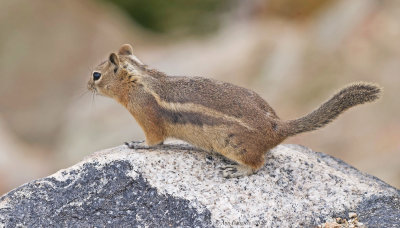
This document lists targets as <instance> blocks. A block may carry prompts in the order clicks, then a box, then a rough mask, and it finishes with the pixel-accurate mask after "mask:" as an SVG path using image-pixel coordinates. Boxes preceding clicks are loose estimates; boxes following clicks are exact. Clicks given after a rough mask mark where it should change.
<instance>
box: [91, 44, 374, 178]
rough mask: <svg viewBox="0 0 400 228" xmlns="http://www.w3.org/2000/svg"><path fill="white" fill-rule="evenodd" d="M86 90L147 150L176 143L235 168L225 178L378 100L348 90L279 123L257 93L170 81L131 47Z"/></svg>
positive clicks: (368, 88) (195, 80)
mask: <svg viewBox="0 0 400 228" xmlns="http://www.w3.org/2000/svg"><path fill="white" fill-rule="evenodd" d="M88 89H89V90H90V91H92V92H94V93H98V94H100V95H104V96H107V97H110V98H113V99H115V100H116V101H117V102H119V103H120V104H122V105H123V106H124V107H125V108H126V109H128V110H129V112H130V113H131V114H132V116H133V117H134V118H135V120H136V121H137V122H138V124H139V125H140V126H141V128H142V129H143V131H144V133H145V137H146V140H145V142H146V144H147V145H146V146H145V148H150V147H154V146H157V145H161V144H162V143H163V142H164V140H166V139H167V138H176V139H180V140H183V141H186V142H189V143H191V144H192V145H194V146H196V147H199V148H201V149H203V150H207V151H214V152H217V153H220V154H222V155H223V156H225V157H226V158H228V159H230V160H232V161H234V162H236V163H237V165H229V166H226V167H223V168H222V169H221V172H222V175H223V176H224V177H226V178H232V177H240V176H245V175H251V174H253V173H255V172H256V171H258V170H259V169H260V168H261V167H262V166H263V165H264V164H265V158H264V157H265V156H264V155H265V154H266V153H267V152H268V151H269V150H270V149H272V148H274V147H275V146H277V145H278V144H280V143H281V142H282V141H283V140H285V139H286V138H288V137H289V136H294V135H297V134H300V133H303V132H307V131H313V130H316V129H318V128H320V127H323V126H325V125H326V124H328V123H329V122H331V121H332V120H334V119H335V118H336V117H337V116H339V115H340V114H341V113H342V112H344V111H345V110H347V109H349V108H350V107H353V106H355V105H358V104H363V103H366V102H372V101H374V100H376V99H378V98H379V97H380V94H381V88H380V87H379V86H378V85H376V84H372V83H365V82H359V83H354V84H350V85H347V86H345V87H344V88H342V89H341V90H340V91H339V92H338V93H336V94H335V95H333V97H332V98H330V99H329V100H328V101H326V102H325V103H323V104H322V105H321V106H320V107H318V108H317V109H316V110H314V111H313V112H311V113H309V114H307V115H305V116H303V117H301V118H298V119H294V120H289V121H283V120H281V119H280V118H279V117H278V116H277V114H276V113H275V111H274V110H273V109H272V108H271V107H270V106H269V105H268V103H267V102H266V101H265V100H264V99H262V98H261V97H260V96H259V95H258V94H256V93H255V92H253V91H251V90H249V89H245V88H242V87H239V86H236V85H233V84H230V83H226V82H221V81H217V80H213V79H209V78H203V77H187V76H168V75H166V74H165V73H163V72H160V71H158V70H155V69H150V68H149V67H147V65H145V64H143V63H142V62H141V61H140V60H139V59H138V58H137V57H136V56H135V55H134V54H133V49H132V46H131V45H129V44H124V45H122V46H121V47H120V49H119V51H118V52H117V53H111V54H110V55H109V58H108V60H106V61H104V62H102V63H101V64H100V65H98V66H97V67H96V68H95V70H94V71H93V73H92V75H91V77H90V80H89V82H88ZM126 144H127V145H128V147H129V148H131V149H132V148H136V146H135V145H134V144H132V143H126Z"/></svg>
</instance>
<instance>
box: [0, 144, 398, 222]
mask: <svg viewBox="0 0 400 228" xmlns="http://www.w3.org/2000/svg"><path fill="white" fill-rule="evenodd" d="M227 163H229V161H227V160H226V159H224V158H223V157H222V156H220V155H217V154H213V153H209V152H205V151H201V150H199V149H195V148H193V147H191V146H190V145H188V144H183V143H180V142H173V143H171V144H166V145H164V146H162V147H159V148H155V149H148V150H146V149H135V150H132V149H128V148H127V147H126V146H118V147H115V148H111V149H107V150H103V151H99V152H96V153H94V154H92V155H90V156H89V157H87V158H85V159H84V160H83V161H82V162H80V163H78V164H76V165H74V166H72V167H70V168H67V169H64V170H60V171H58V172H57V173H55V174H53V175H51V176H48V177H45V178H42V179H38V180H35V181H32V182H29V183H27V184H25V185H22V186H21V187H18V188H16V189H14V190H12V191H11V192H9V193H7V194H5V195H4V196H2V197H1V198H0V227H16V226H28V227H52V226H56V227H104V226H112V227H127V226H134V227H137V226H140V227H143V226H146V227H176V226H180V227H221V226H236V225H239V226H256V225H258V226H262V227H264V226H267V227H299V226H303V227H313V226H314V227H315V226H317V225H319V224H322V223H324V222H326V221H329V220H333V219H335V218H337V217H345V216H347V215H348V214H349V213H350V212H355V213H357V215H358V216H359V221H360V222H362V223H363V224H365V225H367V226H368V227H380V226H381V227H396V226H398V225H399V224H400V191H399V190H397V189H395V188H393V187H391V186H389V185H388V184H386V183H384V182H383V181H381V180H379V179H377V178H376V177H373V176H370V175H367V174H365V173H362V172H360V171H358V170H357V169H355V168H353V167H351V166H349V165H347V164H346V163H344V162H343V161H341V160H339V159H336V158H333V157H331V156H329V155H326V154H323V153H319V152H314V151H312V150H310V149H308V148H306V147H302V146H298V145H279V146H278V147H276V148H275V149H273V150H271V151H270V152H269V153H268V154H267V163H266V165H265V166H264V167H263V168H262V169H261V170H260V171H259V172H258V173H257V174H255V175H252V176H248V177H242V178H233V179H225V178H223V177H222V175H221V174H220V173H219V168H221V167H223V166H224V165H227Z"/></svg>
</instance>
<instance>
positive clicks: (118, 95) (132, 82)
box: [88, 44, 154, 104]
mask: <svg viewBox="0 0 400 228" xmlns="http://www.w3.org/2000/svg"><path fill="white" fill-rule="evenodd" d="M148 72H151V70H148V69H147V68H146V66H145V65H144V64H143V63H142V62H141V61H140V60H139V59H138V58H137V57H136V56H134V55H133V49H132V46H131V45H129V44H124V45H122V46H121V48H120V49H119V51H118V52H117V53H111V54H110V56H109V57H108V60H106V61H104V62H102V63H101V64H100V65H98V66H97V67H96V68H95V69H94V71H93V72H92V75H91V77H90V80H89V82H88V89H89V90H90V91H93V92H96V93H98V94H101V95H104V96H108V97H111V98H114V99H116V100H117V101H119V102H120V103H125V104H126V102H127V99H129V96H135V93H140V91H141V90H143V84H144V83H145V81H147V80H148V79H149V78H153V79H154V77H152V76H151V75H149V74H148Z"/></svg>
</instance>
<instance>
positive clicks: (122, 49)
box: [118, 44, 133, 55]
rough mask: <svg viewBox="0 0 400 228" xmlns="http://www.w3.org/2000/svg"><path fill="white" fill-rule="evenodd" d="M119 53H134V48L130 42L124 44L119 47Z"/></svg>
mask: <svg viewBox="0 0 400 228" xmlns="http://www.w3.org/2000/svg"><path fill="white" fill-rule="evenodd" d="M118 54H120V55H132V54H133V49H132V46H131V45H130V44H124V45H122V46H121V47H120V48H119V51H118Z"/></svg>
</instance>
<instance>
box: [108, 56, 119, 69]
mask: <svg viewBox="0 0 400 228" xmlns="http://www.w3.org/2000/svg"><path fill="white" fill-rule="evenodd" d="M108 59H109V60H110V62H111V63H112V64H114V65H115V66H119V58H118V56H117V54H115V53H111V54H110V57H108Z"/></svg>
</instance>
